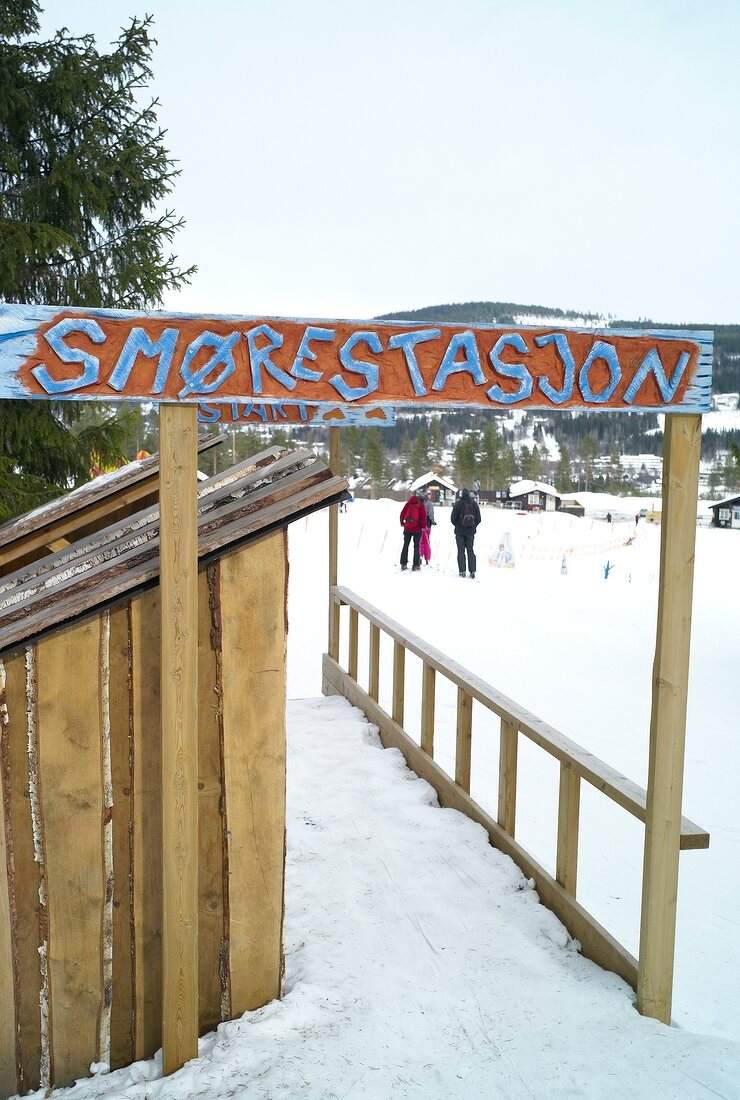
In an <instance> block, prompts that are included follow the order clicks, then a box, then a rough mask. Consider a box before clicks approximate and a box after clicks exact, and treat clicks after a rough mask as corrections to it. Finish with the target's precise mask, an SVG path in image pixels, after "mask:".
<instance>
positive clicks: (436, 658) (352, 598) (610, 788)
mask: <svg viewBox="0 0 740 1100" xmlns="http://www.w3.org/2000/svg"><path fill="white" fill-rule="evenodd" d="M335 594H336V596H337V597H338V598H339V599H340V600H341V601H342V603H344V604H346V605H347V606H348V607H356V608H357V610H358V611H359V612H360V614H361V615H362V616H363V617H364V618H366V619H368V620H369V621H370V622H371V623H374V624H375V625H376V626H378V627H379V628H380V629H381V630H382V631H383V633H384V634H388V635H389V636H390V637H391V638H393V639H394V641H396V642H398V643H400V644H402V645H403V646H404V647H405V648H406V649H408V651H409V652H410V653H414V654H416V656H418V657H420V658H421V659H422V661H424V663H425V664H429V665H431V666H432V667H433V668H434V669H436V670H437V672H441V673H442V675H443V676H445V677H446V679H448V680H450V681H451V682H452V683H453V684H456V685H457V687H461V688H463V689H464V690H465V691H467V692H468V693H469V694H470V696H471V697H472V698H473V699H476V700H477V701H478V702H479V703H482V704H483V706H484V707H487V708H488V709H489V710H491V711H493V713H494V714H498V715H499V717H500V718H502V719H505V720H506V721H508V722H513V723H514V724H516V726H517V727H518V729H519V730H520V731H521V732H522V733H523V734H524V735H525V736H526V737H528V738H529V740H530V741H533V742H534V744H536V745H539V747H540V748H542V749H544V750H545V752H547V753H549V754H550V756H553V757H554V758H555V759H556V760H559V761H561V762H562V761H569V762H570V763H571V766H572V767H573V768H574V769H575V770H576V771H577V773H578V774H579V775H580V777H581V779H585V780H586V781H587V782H588V783H590V784H591V785H592V786H593V787H595V788H596V789H597V790H599V791H601V792H602V793H603V794H606V795H607V797H609V798H610V799H611V800H612V801H613V802H616V803H617V805H618V806H621V807H622V809H624V810H627V811H628V812H629V813H631V814H632V815H633V816H634V817H636V818H637V819H638V820H639V821H644V820H645V805H646V794H645V791H644V790H643V788H642V787H640V786H638V785H637V783H633V782H632V780H631V779H627V778H626V777H625V776H623V775H620V773H619V772H618V771H616V769H615V768H612V767H610V765H609V764H606V763H604V761H603V760H600V759H599V758H598V757H597V756H594V755H593V754H592V753H590V752H588V751H587V750H586V749H584V748H582V747H581V746H580V745H578V744H576V742H575V741H571V740H570V738H569V737H565V736H564V735H563V734H562V733H560V732H559V731H558V730H556V729H555V728H554V727H553V726H550V725H549V724H548V723H547V722H543V721H542V719H541V718H537V717H536V715H534V714H532V713H531V712H530V711H528V710H526V709H525V708H524V707H522V706H520V705H519V704H518V703H515V702H514V700H513V699H509V698H508V696H506V695H504V694H503V693H502V692H500V691H497V690H496V689H495V688H493V687H491V685H490V684H488V683H487V682H486V681H485V680H483V679H482V678H481V677H480V676H476V675H475V674H474V673H472V672H469V671H468V670H467V669H466V668H464V667H463V666H462V665H460V664H458V662H457V661H453V660H451V659H450V658H449V657H447V656H445V654H444V653H442V652H441V650H438V649H435V648H434V647H433V646H430V645H428V644H427V643H426V642H425V641H424V640H423V639H422V638H420V637H419V636H418V635H416V634H413V633H412V632H411V631H408V630H406V628H405V627H403V626H402V625H401V624H400V623H398V622H396V621H395V619H391V618H390V616H388V615H386V614H384V613H383V612H382V611H378V610H377V608H375V607H373V605H372V604H371V603H369V602H368V601H367V600H364V599H362V597H360V596H358V595H357V594H356V593H354V592H352V591H351V590H350V589H349V588H344V587H343V586H339V587H337V588H336V589H335ZM399 724H400V723H399ZM708 847H709V834H708V833H707V832H706V831H705V830H704V829H702V828H701V827H700V826H699V825H696V824H694V822H693V821H689V819H688V818H686V817H683V818H682V819H681V848H682V850H683V849H686V848H708Z"/></svg>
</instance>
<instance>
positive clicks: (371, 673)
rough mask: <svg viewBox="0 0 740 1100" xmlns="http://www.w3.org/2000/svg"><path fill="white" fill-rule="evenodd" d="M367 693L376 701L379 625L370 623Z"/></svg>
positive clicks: (378, 684)
mask: <svg viewBox="0 0 740 1100" xmlns="http://www.w3.org/2000/svg"><path fill="white" fill-rule="evenodd" d="M368 660H369V668H368V678H367V679H368V683H367V693H368V695H369V696H370V698H371V699H373V700H374V701H375V702H376V703H377V701H378V697H379V695H380V627H379V626H376V625H375V623H370V655H369V658H368Z"/></svg>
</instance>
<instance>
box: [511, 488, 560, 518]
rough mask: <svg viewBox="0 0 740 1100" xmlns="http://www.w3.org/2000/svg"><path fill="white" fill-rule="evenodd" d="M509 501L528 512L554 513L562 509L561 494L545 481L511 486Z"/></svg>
mask: <svg viewBox="0 0 740 1100" xmlns="http://www.w3.org/2000/svg"><path fill="white" fill-rule="evenodd" d="M509 499H510V501H511V502H512V504H513V505H514V506H516V507H519V508H521V510H522V511H527V512H533V511H540V512H554V511H556V510H557V509H558V508H559V507H560V493H559V492H558V491H557V489H554V488H553V486H552V485H547V484H546V483H545V482H544V481H517V482H515V483H514V484H513V485H510V486H509Z"/></svg>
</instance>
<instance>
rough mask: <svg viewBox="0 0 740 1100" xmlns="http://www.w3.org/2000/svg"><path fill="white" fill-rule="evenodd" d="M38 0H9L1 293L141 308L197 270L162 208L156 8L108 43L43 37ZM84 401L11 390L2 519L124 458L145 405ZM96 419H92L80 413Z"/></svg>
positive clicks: (0, 464)
mask: <svg viewBox="0 0 740 1100" xmlns="http://www.w3.org/2000/svg"><path fill="white" fill-rule="evenodd" d="M39 11H40V6H39V4H38V3H37V0H14V2H12V3H9V2H8V0H0V299H3V300H5V301H13V302H21V303H25V304H35V303H48V304H52V305H61V306H87V307H97V306H102V307H118V308H132V309H142V308H147V307H151V306H154V305H158V304H161V302H162V297H163V294H164V292H165V291H166V290H168V289H169V290H172V289H177V288H178V287H180V286H182V285H183V283H185V282H187V281H188V279H189V277H190V275H191V274H192V271H193V270H194V269H192V268H191V269H189V270H182V269H181V268H179V267H178V266H177V263H176V259H175V257H174V256H173V255H171V254H170V252H169V245H170V243H171V241H172V239H173V237H174V235H175V233H176V232H177V230H178V229H179V228H180V226H181V225H182V222H181V221H180V220H178V219H177V218H176V217H175V215H174V214H173V212H172V211H170V210H164V211H163V212H156V213H155V210H157V211H158V210H159V206H160V204H161V203H162V201H163V200H164V199H165V198H166V196H167V195H168V194H169V192H170V191H171V189H172V186H173V180H174V179H175V177H176V176H177V174H178V172H177V170H176V169H175V167H174V164H173V162H172V160H171V159H170V158H169V155H168V153H167V150H166V149H165V146H164V141H163V139H164V134H163V131H162V130H161V129H160V128H159V127H158V124H157V117H156V107H157V101H156V100H152V101H150V102H149V103H148V104H146V105H144V106H142V105H141V103H140V102H139V97H140V94H141V92H142V90H143V89H145V88H146V86H147V83H148V82H149V80H150V79H151V77H152V70H151V68H150V61H151V55H152V47H153V40H152V38H151V37H150V31H151V20H150V19H149V18H147V19H144V20H138V19H134V20H132V22H131V24H130V25H129V26H128V27H127V28H125V29H124V30H123V31H122V32H121V35H120V37H119V39H118V41H117V42H116V43H115V44H114V47H113V49H112V51H111V52H110V53H108V54H105V53H100V52H98V50H97V48H96V46H95V42H94V38H93V37H92V35H83V36H82V37H80V38H75V37H73V36H72V35H70V34H69V32H68V31H66V30H61V31H58V32H57V33H56V34H55V35H54V37H53V38H51V39H50V40H48V41H45V42H40V41H36V40H34V39H33V38H32V37H31V36H33V35H34V34H35V33H36V32H38V30H39V21H38V14H39ZM84 410H85V405H84V403H82V402H79V403H78V402H58V403H53V402H49V401H45V400H44V401H41V400H38V401H0V518H7V517H8V516H9V515H13V514H17V512H18V511H23V510H25V509H26V508H29V507H33V506H34V505H35V504H37V503H40V502H41V501H43V500H45V499H49V498H50V497H51V496H56V495H58V493H59V491H60V489H65V488H68V487H70V486H71V485H74V484H78V483H80V482H82V481H85V480H87V479H88V478H89V477H90V476H91V467H92V465H93V462H94V461H95V460H98V461H99V463H101V464H107V463H111V462H114V461H115V460H116V459H117V458H120V457H121V456H122V452H123V449H124V446H125V442H126V440H127V439H128V438H129V437H130V436H131V435H132V434H133V433H134V432H135V430H136V424H137V417H136V415H135V413H131V412H129V413H128V414H119V415H111V409H110V408H105V407H104V406H99V407H98V409H97V412H98V415H97V418H96V419H95V420H91V418H90V413H89V410H88V411H87V415H86V416H84V415H83V413H84ZM83 420H84V421H85V423H84V425H83V423H82V421H83Z"/></svg>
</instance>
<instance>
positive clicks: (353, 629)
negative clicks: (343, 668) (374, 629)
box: [347, 607, 359, 680]
mask: <svg viewBox="0 0 740 1100" xmlns="http://www.w3.org/2000/svg"><path fill="white" fill-rule="evenodd" d="M358 618H359V616H358V614H357V610H356V609H355V608H354V607H350V609H349V657H348V660H347V672H349V674H350V676H351V677H352V679H353V680H356V679H357V634H358Z"/></svg>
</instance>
